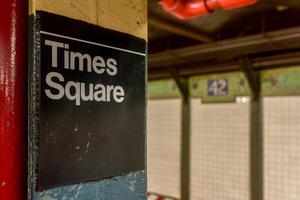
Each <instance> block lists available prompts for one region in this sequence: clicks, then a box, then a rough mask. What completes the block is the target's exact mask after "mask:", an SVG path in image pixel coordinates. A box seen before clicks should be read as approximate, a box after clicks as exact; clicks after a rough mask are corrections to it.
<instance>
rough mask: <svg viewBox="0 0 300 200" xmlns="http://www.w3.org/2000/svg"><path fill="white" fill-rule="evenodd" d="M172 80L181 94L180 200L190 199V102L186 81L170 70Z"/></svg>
mask: <svg viewBox="0 0 300 200" xmlns="http://www.w3.org/2000/svg"><path fill="white" fill-rule="evenodd" d="M171 73H172V75H173V78H174V80H175V82H176V84H177V86H178V88H179V90H180V92H181V95H182V104H181V173H180V175H181V176H180V185H181V187H180V190H181V200H189V199H190V169H191V156H190V151H191V150H190V146H191V145H190V144H191V102H190V94H189V86H188V80H187V79H186V78H180V77H179V75H178V73H177V72H176V71H175V70H173V69H171Z"/></svg>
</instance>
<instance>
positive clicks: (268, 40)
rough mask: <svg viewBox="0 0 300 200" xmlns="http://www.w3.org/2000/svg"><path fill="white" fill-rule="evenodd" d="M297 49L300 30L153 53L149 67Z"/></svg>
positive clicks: (285, 30)
mask: <svg viewBox="0 0 300 200" xmlns="http://www.w3.org/2000/svg"><path fill="white" fill-rule="evenodd" d="M296 48H300V27H295V28H289V29H284V30H278V31H273V32H269V33H264V34H257V35H252V36H246V37H241V38H236V39H228V40H224V41H219V42H214V43H210V44H202V45H194V46H190V47H184V48H178V49H173V50H168V51H165V52H160V53H154V54H150V55H149V63H148V64H149V68H150V69H151V68H158V67H165V66H178V65H183V64H186V63H191V62H201V61H208V60H212V61H213V60H232V59H235V58H239V57H242V56H248V55H253V54H258V53H264V52H274V51H277V50H290V49H296Z"/></svg>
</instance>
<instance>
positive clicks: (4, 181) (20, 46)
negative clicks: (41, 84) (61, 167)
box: [0, 0, 28, 200]
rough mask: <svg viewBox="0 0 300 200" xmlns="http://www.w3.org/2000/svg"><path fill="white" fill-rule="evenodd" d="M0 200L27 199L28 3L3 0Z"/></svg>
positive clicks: (0, 11) (0, 6) (0, 21)
mask: <svg viewBox="0 0 300 200" xmlns="http://www.w3.org/2000/svg"><path fill="white" fill-rule="evenodd" d="M0 18H1V19H0V199H1V200H25V199H26V190H27V187H26V182H27V178H26V171H27V167H26V155H27V148H26V141H27V137H26V133H27V129H26V127H27V114H26V110H27V109H26V108H27V93H26V91H27V83H26V82H27V21H28V1H23V0H4V1H0Z"/></svg>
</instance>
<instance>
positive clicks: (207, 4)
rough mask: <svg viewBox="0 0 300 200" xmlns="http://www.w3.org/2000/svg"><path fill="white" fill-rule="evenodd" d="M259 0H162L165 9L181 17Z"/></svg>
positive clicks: (243, 5)
mask: <svg viewBox="0 0 300 200" xmlns="http://www.w3.org/2000/svg"><path fill="white" fill-rule="evenodd" d="M256 2H257V0H161V1H160V2H159V4H160V5H161V6H162V7H163V9H164V10H165V11H166V12H168V13H170V14H172V15H174V16H175V17H177V18H179V19H183V20H184V19H190V18H193V17H198V16H202V15H205V14H209V13H211V12H213V11H215V10H217V9H223V10H232V9H236V8H240V7H245V6H249V5H252V4H254V3H256Z"/></svg>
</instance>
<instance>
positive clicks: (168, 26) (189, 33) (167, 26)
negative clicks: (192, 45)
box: [148, 13, 213, 42]
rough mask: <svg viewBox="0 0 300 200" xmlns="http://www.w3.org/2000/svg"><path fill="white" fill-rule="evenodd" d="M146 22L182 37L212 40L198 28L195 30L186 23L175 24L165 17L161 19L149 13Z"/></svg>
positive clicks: (201, 40) (204, 40)
mask: <svg viewBox="0 0 300 200" xmlns="http://www.w3.org/2000/svg"><path fill="white" fill-rule="evenodd" d="M148 22H149V24H150V25H152V26H154V27H156V28H159V29H162V30H165V31H168V32H171V33H175V34H177V35H182V36H184V37H188V38H191V39H194V40H198V41H200V42H212V41H213V39H212V38H211V37H209V36H207V35H206V34H204V33H201V32H199V31H198V30H195V29H193V28H191V27H188V26H186V25H180V24H176V23H174V22H171V21H168V20H166V19H162V18H160V17H158V16H155V15H154V14H151V13H150V14H149V16H148Z"/></svg>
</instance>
